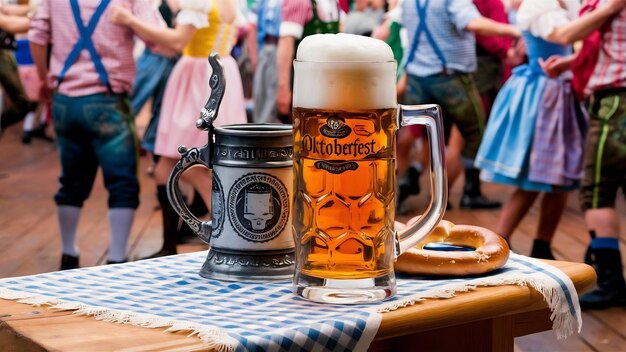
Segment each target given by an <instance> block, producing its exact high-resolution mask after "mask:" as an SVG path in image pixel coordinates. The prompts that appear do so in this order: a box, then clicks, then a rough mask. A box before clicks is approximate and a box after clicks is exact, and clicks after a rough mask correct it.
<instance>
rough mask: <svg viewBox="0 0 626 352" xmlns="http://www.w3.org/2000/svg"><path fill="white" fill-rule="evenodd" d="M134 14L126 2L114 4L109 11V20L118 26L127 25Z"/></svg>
mask: <svg viewBox="0 0 626 352" xmlns="http://www.w3.org/2000/svg"><path fill="white" fill-rule="evenodd" d="M133 18H134V15H133V13H132V11H131V9H130V5H129V4H128V3H122V4H120V5H114V6H113V7H112V8H111V12H110V13H109V21H111V23H113V24H117V25H120V26H129V25H130V23H131V21H132V20H133Z"/></svg>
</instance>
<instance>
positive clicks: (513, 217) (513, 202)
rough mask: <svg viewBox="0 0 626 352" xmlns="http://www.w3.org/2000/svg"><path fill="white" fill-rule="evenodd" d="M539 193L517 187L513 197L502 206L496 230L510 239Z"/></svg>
mask: <svg viewBox="0 0 626 352" xmlns="http://www.w3.org/2000/svg"><path fill="white" fill-rule="evenodd" d="M538 195H539V192H530V191H524V190H522V189H519V188H518V189H516V190H515V192H513V194H512V195H511V198H509V200H508V201H507V202H506V203H505V204H504V206H503V207H502V211H501V212H500V218H499V219H498V225H497V227H496V231H497V232H498V233H499V234H501V235H502V236H503V237H504V238H505V239H507V240H508V239H509V238H510V237H511V235H512V234H513V231H514V230H515V228H517V225H519V223H520V221H522V219H523V218H524V216H526V214H527V213H528V209H530V207H531V206H532V205H533V203H534V202H535V199H537V196H538Z"/></svg>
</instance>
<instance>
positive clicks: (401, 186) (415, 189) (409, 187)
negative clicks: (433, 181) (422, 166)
mask: <svg viewBox="0 0 626 352" xmlns="http://www.w3.org/2000/svg"><path fill="white" fill-rule="evenodd" d="M421 174H422V173H421V171H420V170H418V169H417V168H416V167H415V166H413V165H411V166H409V168H408V169H407V170H406V174H405V175H404V176H403V177H402V178H401V179H400V180H399V181H398V198H397V201H398V203H397V206H398V207H400V205H401V204H402V202H404V200H405V199H407V198H408V197H409V196H411V195H417V194H419V193H420V175H421Z"/></svg>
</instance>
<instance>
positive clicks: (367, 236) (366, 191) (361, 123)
mask: <svg viewBox="0 0 626 352" xmlns="http://www.w3.org/2000/svg"><path fill="white" fill-rule="evenodd" d="M294 126H297V127H296V128H294V138H295V143H294V177H295V179H296V180H299V181H298V182H297V183H296V184H294V194H295V195H296V197H295V199H294V220H293V227H294V233H298V234H300V236H299V238H298V239H297V240H298V241H299V246H300V251H301V254H302V256H303V257H304V258H306V259H304V262H303V263H302V266H301V268H300V269H301V272H302V273H303V274H306V275H310V276H313V277H321V278H336V279H363V278H371V277H379V276H383V275H386V274H388V273H389V272H390V271H392V270H393V266H392V260H393V256H389V255H386V254H385V253H386V252H388V251H392V252H393V250H394V247H393V239H394V236H393V223H394V221H393V220H394V184H395V167H396V165H395V160H394V148H393V146H394V145H395V131H396V128H397V126H396V109H369V110H362V111H342V110H321V109H306V108H298V107H296V108H294Z"/></svg>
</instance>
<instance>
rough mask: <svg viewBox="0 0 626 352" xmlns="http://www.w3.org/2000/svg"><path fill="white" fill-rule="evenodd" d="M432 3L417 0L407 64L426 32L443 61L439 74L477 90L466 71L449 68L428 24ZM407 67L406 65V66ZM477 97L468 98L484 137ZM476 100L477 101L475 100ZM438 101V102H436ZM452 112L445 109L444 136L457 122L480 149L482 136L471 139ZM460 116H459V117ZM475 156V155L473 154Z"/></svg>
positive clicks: (446, 136)
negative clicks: (452, 116)
mask: <svg viewBox="0 0 626 352" xmlns="http://www.w3.org/2000/svg"><path fill="white" fill-rule="evenodd" d="M429 3H430V0H425V1H424V5H422V4H421V3H420V0H415V5H416V7H417V15H418V17H419V24H418V26H417V29H416V31H415V36H414V38H413V42H412V43H411V46H410V51H409V56H408V59H407V60H406V63H405V65H408V64H409V63H411V62H412V61H413V60H414V59H415V53H416V52H417V50H418V47H419V43H420V37H421V36H422V34H424V35H425V36H426V40H427V41H428V44H430V46H431V47H432V48H433V51H434V52H435V55H436V56H437V59H438V60H439V61H440V62H441V67H442V73H441V74H439V75H440V76H443V77H448V76H449V77H455V76H458V78H459V79H460V81H461V85H462V86H463V89H464V90H465V91H466V92H467V93H468V94H471V92H468V91H471V90H472V89H474V90H475V85H474V83H473V81H472V80H471V78H470V77H469V76H468V75H466V74H464V73H456V72H454V71H453V70H450V69H449V68H448V61H447V60H446V57H445V56H444V54H443V52H442V51H441V48H440V47H439V46H438V45H437V42H436V41H435V39H434V37H433V35H432V33H431V32H430V30H429V28H428V26H427V25H426V13H427V10H428V5H429ZM405 67H406V66H405ZM476 93H477V91H476ZM476 98H477V99H472V97H471V96H468V100H469V101H470V103H471V104H472V105H473V106H474V108H473V109H474V113H475V114H476V119H477V121H476V123H477V124H478V129H479V131H480V133H479V134H480V136H481V137H482V133H483V132H484V121H483V113H482V106H481V105H480V102H479V101H478V98H479V96H478V95H477V96H476ZM474 100H476V101H474ZM422 103H427V102H422ZM435 103H437V102H435ZM449 115H450V113H448V114H446V111H444V114H443V116H444V124H443V128H444V136H445V139H446V142H447V140H448V137H449V135H450V131H451V127H452V126H451V125H452V123H456V124H457V125H459V130H460V132H461V135H463V138H464V139H465V140H466V146H467V145H468V144H469V143H471V144H472V147H474V146H475V148H474V149H476V150H477V149H478V145H480V139H481V138H473V139H472V140H471V141H470V140H469V138H468V137H469V136H466V133H465V131H463V128H461V125H460V124H459V123H458V122H454V121H451V119H450V118H449ZM457 118H458V117H457ZM472 123H473V121H472ZM472 154H475V153H472ZM472 157H473V156H472Z"/></svg>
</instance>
